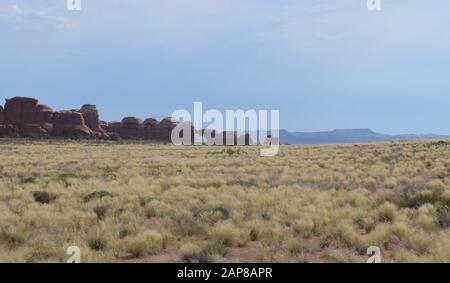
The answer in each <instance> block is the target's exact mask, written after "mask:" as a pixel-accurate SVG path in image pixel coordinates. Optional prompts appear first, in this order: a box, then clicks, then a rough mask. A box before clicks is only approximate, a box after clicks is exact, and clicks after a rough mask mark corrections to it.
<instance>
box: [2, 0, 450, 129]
mask: <svg viewBox="0 0 450 283" xmlns="http://www.w3.org/2000/svg"><path fill="white" fill-rule="evenodd" d="M381 2H382V9H381V11H376V12H374V11H369V10H368V9H367V7H366V0H339V1H331V0H127V1H124V0H81V11H69V10H68V9H67V8H66V0H2V1H1V2H0V99H1V100H2V101H3V99H4V98H9V97H13V96H31V97H35V98H38V99H39V101H40V102H41V103H44V104H48V105H50V106H52V107H53V108H54V109H57V110H61V109H74V108H79V107H81V105H82V104H85V103H93V104H96V105H97V107H98V109H99V110H100V115H101V118H102V119H103V120H107V121H112V120H120V119H121V118H122V117H124V116H130V115H132V116H137V117H140V118H148V117H156V118H159V119H160V118H163V117H166V116H169V115H170V114H171V113H172V112H173V111H175V110H177V109H186V110H189V111H193V103H194V102H195V101H199V102H202V103H203V107H204V108H205V109H219V110H222V111H224V110H227V109H244V110H248V109H255V110H259V109H267V110H270V109H277V110H279V111H280V124H281V125H280V127H281V128H284V129H288V130H291V131H323V130H332V129H345V128H371V129H373V130H375V131H377V132H382V133H388V134H401V133H436V134H450V111H449V108H450V28H449V27H450V17H449V16H448V13H449V11H450V1H448V0H381Z"/></svg>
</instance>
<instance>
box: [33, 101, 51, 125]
mask: <svg viewBox="0 0 450 283" xmlns="http://www.w3.org/2000/svg"><path fill="white" fill-rule="evenodd" d="M52 122H53V109H52V108H50V107H49V106H47V105H43V104H38V105H37V106H36V123H37V124H40V125H45V124H51V123H52Z"/></svg>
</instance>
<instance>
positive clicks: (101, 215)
mask: <svg viewBox="0 0 450 283" xmlns="http://www.w3.org/2000/svg"><path fill="white" fill-rule="evenodd" d="M107 211H108V208H107V207H106V206H103V205H97V206H96V207H94V213H95V215H97V218H98V219H99V220H103V219H105V217H106V212H107Z"/></svg>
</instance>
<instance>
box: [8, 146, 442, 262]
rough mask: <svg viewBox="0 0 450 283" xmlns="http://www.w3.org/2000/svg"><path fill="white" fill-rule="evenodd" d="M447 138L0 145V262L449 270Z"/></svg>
mask: <svg viewBox="0 0 450 283" xmlns="http://www.w3.org/2000/svg"><path fill="white" fill-rule="evenodd" d="M448 144H449V143H448V142H390V143H376V144H358V145H310V146H294V145H292V146H291V145H289V146H287V145H286V146H282V147H281V149H280V153H279V155H278V156H275V157H273V158H260V157H259V148H258V147H233V148H231V147H207V146H195V147H194V146H192V147H189V146H188V147H175V146H172V145H162V144H151V143H146V142H143V141H121V142H120V143H118V142H112V141H96V140H78V141H75V140H64V141H62V140H54V139H48V140H23V139H9V140H1V141H0V154H1V156H2V164H1V165H0V261H1V262H11V261H12V262H61V261H64V258H65V256H66V253H65V252H66V250H65V249H66V248H67V247H68V246H73V245H76V246H79V247H80V248H81V260H82V261H83V262H99V261H100V262H104V261H108V262H109V261H118V262H122V261H149V262H160V261H185V262H245V261H252V262H254V261H257V262H258V261H260V262H267V261H270V262H329V261H332V262H365V261H366V259H367V257H366V249H367V247H369V246H372V245H377V246H379V247H381V249H382V256H383V261H384V262H448V261H450V252H448V250H449V247H450V231H449V229H448V228H449V227H450V212H449V211H450V209H449V207H450V158H449V157H448V156H450V147H449V146H448Z"/></svg>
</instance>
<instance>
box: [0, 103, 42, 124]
mask: <svg viewBox="0 0 450 283" xmlns="http://www.w3.org/2000/svg"><path fill="white" fill-rule="evenodd" d="M36 106H37V100H36V99H34V98H30V97H18V96H17V97H13V98H11V99H6V103H5V115H6V123H7V124H12V125H17V126H19V128H20V126H21V125H22V124H34V123H35V122H36V117H35V113H36Z"/></svg>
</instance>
